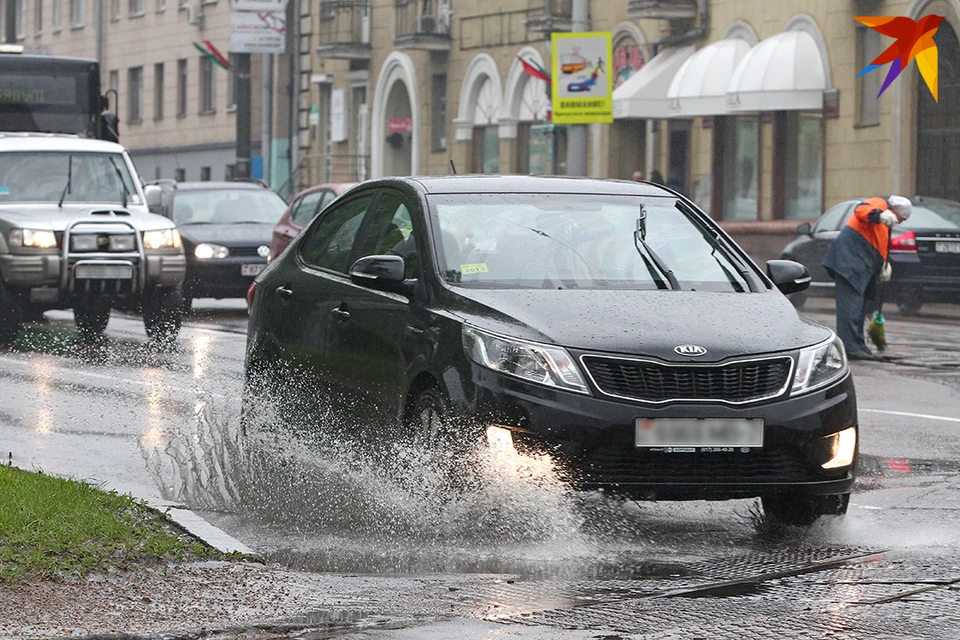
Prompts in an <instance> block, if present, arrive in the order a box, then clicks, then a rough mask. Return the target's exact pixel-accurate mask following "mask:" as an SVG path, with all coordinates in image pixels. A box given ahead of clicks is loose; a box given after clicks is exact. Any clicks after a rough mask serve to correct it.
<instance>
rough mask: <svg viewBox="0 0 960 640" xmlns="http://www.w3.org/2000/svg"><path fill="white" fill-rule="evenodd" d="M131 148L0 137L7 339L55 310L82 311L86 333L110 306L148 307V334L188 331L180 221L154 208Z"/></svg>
mask: <svg viewBox="0 0 960 640" xmlns="http://www.w3.org/2000/svg"><path fill="white" fill-rule="evenodd" d="M159 198H160V192H159V189H157V188H147V189H146V190H145V189H144V188H143V186H142V183H141V180H140V177H139V176H138V175H137V171H136V169H135V167H134V166H133V162H132V161H131V160H130V157H129V156H128V155H127V152H126V151H125V150H124V148H123V147H122V146H121V145H119V144H115V143H112V142H105V141H102V140H91V139H88V138H81V137H77V136H69V135H60V134H37V133H0V344H4V343H6V344H9V343H11V342H13V340H14V339H15V338H16V335H17V333H18V331H19V328H20V324H21V323H22V322H23V321H24V320H25V319H27V318H30V317H36V316H37V315H39V314H40V313H42V312H43V311H45V310H47V309H71V308H72V309H73V312H74V318H75V321H76V324H77V329H78V330H79V332H80V334H81V337H83V338H85V339H92V338H97V337H99V336H100V335H102V333H103V331H104V329H105V328H106V326H107V321H108V320H109V317H110V310H111V309H112V308H113V309H121V310H131V311H141V312H142V313H143V323H144V328H145V329H146V332H147V335H148V336H149V337H150V338H151V339H154V340H160V341H169V340H172V339H174V338H175V337H176V336H177V334H178V333H179V330H180V309H181V307H182V291H181V283H182V282H183V277H184V273H185V269H186V260H185V258H184V253H183V247H182V246H181V241H180V235H179V233H178V232H177V229H176V227H175V226H174V225H173V223H172V222H171V221H170V220H169V219H168V218H164V217H163V216H159V215H156V214H153V213H150V212H149V210H148V205H149V204H150V201H154V200H156V201H157V202H159Z"/></svg>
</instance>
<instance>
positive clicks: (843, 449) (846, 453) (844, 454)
mask: <svg viewBox="0 0 960 640" xmlns="http://www.w3.org/2000/svg"><path fill="white" fill-rule="evenodd" d="M824 440H825V441H826V442H827V450H828V451H829V453H830V459H829V460H827V461H826V462H824V463H823V464H822V465H820V466H821V467H823V468H824V469H839V468H841V467H849V466H850V465H851V464H853V456H854V453H856V451H857V430H856V429H855V428H854V427H849V428H847V429H844V430H843V431H838V432H837V433H834V434H832V435H829V436H827V437H826V438H824Z"/></svg>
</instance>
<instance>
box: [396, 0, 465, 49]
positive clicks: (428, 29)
mask: <svg viewBox="0 0 960 640" xmlns="http://www.w3.org/2000/svg"><path fill="white" fill-rule="evenodd" d="M396 8H397V32H396V37H395V38H394V40H393V45H394V46H395V47H396V48H397V49H422V50H426V51H450V46H451V42H452V41H451V39H450V31H451V26H452V22H453V14H452V13H451V11H450V3H449V1H447V2H444V1H443V0H397V3H396Z"/></svg>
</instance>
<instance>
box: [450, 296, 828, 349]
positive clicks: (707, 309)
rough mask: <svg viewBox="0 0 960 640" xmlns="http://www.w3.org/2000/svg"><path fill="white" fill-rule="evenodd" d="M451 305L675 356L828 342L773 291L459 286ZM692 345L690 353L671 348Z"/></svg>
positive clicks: (514, 323)
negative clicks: (697, 351) (698, 350)
mask: <svg viewBox="0 0 960 640" xmlns="http://www.w3.org/2000/svg"><path fill="white" fill-rule="evenodd" d="M453 297H454V298H455V299H456V301H454V302H453V304H452V305H451V309H450V310H451V311H452V312H454V313H455V314H457V315H459V316H461V318H462V319H463V320H464V321H465V322H467V323H469V324H473V325H475V326H477V327H479V328H481V329H487V330H489V331H493V332H496V333H501V334H504V335H509V336H514V337H518V338H525V339H528V340H534V341H538V342H545V343H549V344H556V345H560V346H563V347H567V348H570V349H574V350H580V351H599V352H610V353H622V354H631V355H647V356H654V357H658V358H661V359H664V360H669V361H676V362H691V361H694V360H695V361H697V362H716V361H720V360H723V359H725V358H730V357H737V356H744V355H753V354H761V353H772V352H779V351H786V350H792V349H797V348H800V347H805V346H809V345H812V344H816V343H818V342H821V341H823V340H826V339H827V338H828V337H829V336H830V335H831V332H830V330H829V329H827V328H826V327H823V326H821V325H817V324H815V323H812V322H810V321H808V320H805V319H803V318H801V316H800V315H799V314H797V312H796V309H795V308H794V307H793V305H792V304H790V301H789V300H787V298H786V297H785V296H783V295H781V294H780V293H779V292H778V291H768V292H763V293H712V292H705V291H597V290H589V291H575V290H563V291H557V290H528V289H526V290H502V289H499V290H489V289H465V288H458V289H456V291H455V292H454V293H453ZM679 345H697V346H701V347H704V348H705V349H706V350H707V351H706V354H704V355H703V356H699V357H696V358H691V357H688V356H680V355H679V354H677V353H676V351H674V349H675V348H676V347H677V346H679Z"/></svg>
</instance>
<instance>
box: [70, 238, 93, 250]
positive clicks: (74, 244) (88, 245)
mask: <svg viewBox="0 0 960 640" xmlns="http://www.w3.org/2000/svg"><path fill="white" fill-rule="evenodd" d="M70 248H71V249H72V250H73V251H96V250H97V236H93V235H85V236H71V237H70Z"/></svg>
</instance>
